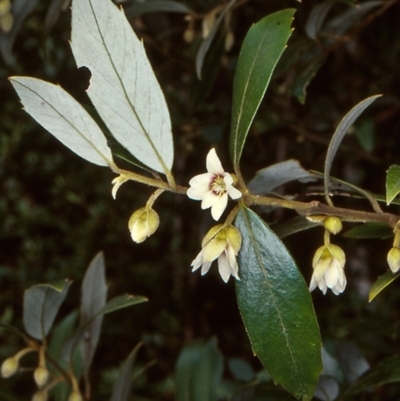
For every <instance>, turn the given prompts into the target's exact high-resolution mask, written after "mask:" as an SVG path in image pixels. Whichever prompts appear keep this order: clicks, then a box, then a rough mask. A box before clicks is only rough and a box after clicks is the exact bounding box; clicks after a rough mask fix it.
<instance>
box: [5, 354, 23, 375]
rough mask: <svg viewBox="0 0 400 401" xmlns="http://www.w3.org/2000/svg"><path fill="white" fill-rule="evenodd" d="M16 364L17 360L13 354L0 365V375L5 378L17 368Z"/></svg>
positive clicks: (17, 363)
mask: <svg viewBox="0 0 400 401" xmlns="http://www.w3.org/2000/svg"><path fill="white" fill-rule="evenodd" d="M18 366H19V360H18V359H17V358H16V357H15V356H12V357H10V358H7V359H6V360H5V361H4V362H3V364H2V365H1V376H2V377H4V378H5V379H7V378H8V377H10V376H12V375H13V374H14V373H15V372H16V371H17V370H18Z"/></svg>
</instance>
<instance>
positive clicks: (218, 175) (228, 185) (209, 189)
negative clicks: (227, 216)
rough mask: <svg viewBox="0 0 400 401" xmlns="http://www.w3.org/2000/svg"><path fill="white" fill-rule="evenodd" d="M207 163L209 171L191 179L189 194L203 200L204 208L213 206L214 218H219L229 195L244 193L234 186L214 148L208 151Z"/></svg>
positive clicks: (238, 195)
mask: <svg viewBox="0 0 400 401" xmlns="http://www.w3.org/2000/svg"><path fill="white" fill-rule="evenodd" d="M206 165H207V171H208V172H207V173H204V174H199V175H196V176H195V177H193V178H192V179H191V180H190V181H189V185H190V188H189V189H188V191H187V196H188V197H189V198H190V199H194V200H201V201H202V202H201V208H202V209H208V208H209V207H211V215H212V217H213V219H214V220H219V218H220V217H221V215H222V213H223V212H224V210H225V208H226V205H227V203H228V195H229V196H230V197H231V198H232V199H239V198H240V197H241V196H242V193H241V192H240V191H239V190H237V189H236V188H235V187H233V185H232V184H233V178H232V176H231V175H230V174H229V173H225V171H224V169H223V168H222V165H221V162H220V160H219V158H218V156H217V153H216V152H215V149H214V148H213V149H211V150H210V151H209V152H208V155H207V160H206Z"/></svg>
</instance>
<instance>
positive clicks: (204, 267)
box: [201, 262, 212, 276]
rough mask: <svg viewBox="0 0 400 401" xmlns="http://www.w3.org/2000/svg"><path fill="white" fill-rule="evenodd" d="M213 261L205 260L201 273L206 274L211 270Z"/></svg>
mask: <svg viewBox="0 0 400 401" xmlns="http://www.w3.org/2000/svg"><path fill="white" fill-rule="evenodd" d="M211 263H212V262H204V263H203V266H202V267H201V275H202V276H204V275H205V274H207V273H208V271H209V270H210V267H211Z"/></svg>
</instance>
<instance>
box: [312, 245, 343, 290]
mask: <svg viewBox="0 0 400 401" xmlns="http://www.w3.org/2000/svg"><path fill="white" fill-rule="evenodd" d="M345 262H346V256H345V254H344V252H343V250H342V248H340V247H338V246H337V245H332V244H327V245H323V246H321V247H320V248H318V249H317V251H316V252H315V255H314V258H313V263H312V264H313V269H314V272H313V275H312V277H311V283H310V291H313V290H314V289H315V288H316V287H317V286H318V288H319V289H320V290H321V291H322V292H323V293H324V294H326V290H327V289H328V288H330V289H331V290H332V292H333V293H334V294H335V295H339V294H340V293H342V292H343V291H344V289H345V287H346V283H347V281H346V276H345V274H344V264H345Z"/></svg>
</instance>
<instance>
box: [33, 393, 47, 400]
mask: <svg viewBox="0 0 400 401" xmlns="http://www.w3.org/2000/svg"><path fill="white" fill-rule="evenodd" d="M48 398H49V396H48V394H47V391H38V392H37V393H35V394H33V397H32V401H47V400H48Z"/></svg>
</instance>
